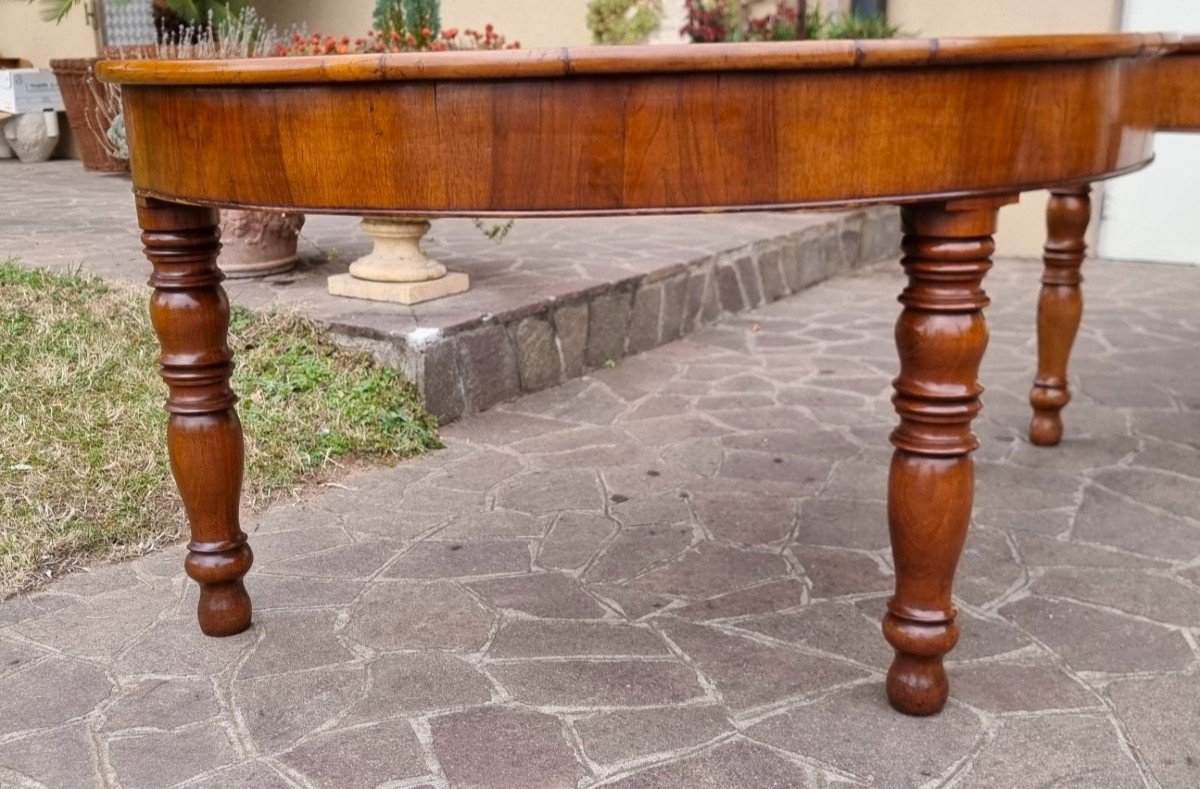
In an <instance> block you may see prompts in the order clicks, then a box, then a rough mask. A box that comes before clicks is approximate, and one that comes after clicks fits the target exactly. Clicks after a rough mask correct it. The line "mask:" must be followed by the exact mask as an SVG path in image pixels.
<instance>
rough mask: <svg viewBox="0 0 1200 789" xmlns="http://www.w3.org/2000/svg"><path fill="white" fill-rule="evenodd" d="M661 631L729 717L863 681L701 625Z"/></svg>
mask: <svg viewBox="0 0 1200 789" xmlns="http://www.w3.org/2000/svg"><path fill="white" fill-rule="evenodd" d="M661 627H662V629H663V630H664V631H665V632H666V634H667V635H668V636H669V637H670V638H671V640H672V641H674V642H675V643H676V644H678V645H679V647H680V648H681V649H682V650H683V652H684V653H685V654H686V655H688V657H690V658H691V659H692V661H693V662H694V663H695V665H696V666H697V668H699V669H700V671H702V672H703V673H704V674H705V676H707V677H708V678H709V679H710V680H712V682H713V683H714V684H715V685H716V686H717V689H718V690H719V691H720V692H721V697H722V698H723V699H724V701H725V704H726V706H727V707H729V709H730V710H732V711H733V712H734V713H735V714H737V713H741V712H745V711H747V710H749V709H752V708H754V707H759V706H763V705H766V704H774V703H778V702H779V701H781V700H783V699H787V698H789V697H792V696H807V695H810V694H813V693H817V692H820V691H823V690H826V689H828V688H831V687H834V686H836V685H840V684H842V683H845V682H849V681H852V680H855V679H861V678H862V677H865V676H866V674H865V672H863V671H860V670H858V669H856V668H853V667H851V666H849V665H847V664H845V663H841V662H839V661H835V660H829V659H826V658H820V657H813V656H811V655H802V654H800V653H798V652H795V651H793V650H790V649H786V648H783V647H775V646H768V645H766V644H761V643H758V642H756V641H751V640H749V639H748V638H742V637H739V636H731V635H727V634H726V633H723V632H720V631H718V630H715V629H713V628H710V627H706V626H703V625H694V624H690V623H685V622H683V621H680V620H663V621H662V624H661Z"/></svg>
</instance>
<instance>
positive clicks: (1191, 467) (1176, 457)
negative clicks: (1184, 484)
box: [1130, 439, 1200, 477]
mask: <svg viewBox="0 0 1200 789" xmlns="http://www.w3.org/2000/svg"><path fill="white" fill-rule="evenodd" d="M1130 440H1131V441H1132V440H1133V439H1130ZM1134 463H1136V464H1137V465H1139V466H1143V467H1146V468H1156V469H1161V470H1163V471H1174V472H1175V473H1177V474H1184V475H1186V476H1189V477H1195V476H1200V464H1198V463H1197V462H1196V448H1195V447H1194V446H1188V447H1184V446H1180V445H1179V444H1168V443H1166V442H1164V441H1152V440H1151V441H1145V442H1144V446H1143V447H1142V450H1141V451H1140V452H1138V454H1137V457H1136V458H1135V459H1134Z"/></svg>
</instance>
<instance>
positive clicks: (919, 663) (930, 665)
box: [887, 654, 950, 716]
mask: <svg viewBox="0 0 1200 789" xmlns="http://www.w3.org/2000/svg"><path fill="white" fill-rule="evenodd" d="M887 696H888V701H889V702H890V703H891V705H892V706H893V707H894V708H895V709H897V710H898V711H900V712H903V713H904V714H905V715H917V716H923V715H935V714H937V713H939V712H941V711H942V707H944V706H946V699H948V698H949V697H950V680H949V678H948V677H947V676H946V669H945V668H944V667H943V666H942V659H941V658H940V657H935V658H919V657H913V656H912V655H900V654H897V655H896V659H895V660H893V661H892V666H891V668H889V669H888V674H887Z"/></svg>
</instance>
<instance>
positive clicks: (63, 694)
mask: <svg viewBox="0 0 1200 789" xmlns="http://www.w3.org/2000/svg"><path fill="white" fill-rule="evenodd" d="M111 690H112V683H110V682H109V680H108V676H107V675H106V674H105V673H104V671H102V670H101V669H99V668H96V667H95V666H93V665H91V664H88V663H84V662H82V661H79V660H72V659H71V658H67V657H62V656H58V655H55V656H52V657H48V658H46V659H45V660H41V661H38V662H37V663H34V664H32V665H30V666H28V667H26V668H25V669H23V670H22V671H17V672H13V673H11V674H7V675H5V676H4V677H3V678H0V736H3V735H6V734H11V733H13V732H17V731H24V730H25V729H41V728H47V727H50V726H58V725H59V724H62V723H66V722H67V721H70V720H72V719H74V718H78V717H80V716H82V715H86V714H87V713H89V712H91V710H92V708H93V707H95V706H96V705H97V704H99V703H100V702H101V701H103V700H104V699H106V698H108V695H109V692H110V691H111Z"/></svg>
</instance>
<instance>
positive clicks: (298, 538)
mask: <svg viewBox="0 0 1200 789" xmlns="http://www.w3.org/2000/svg"><path fill="white" fill-rule="evenodd" d="M349 542H350V537H349V536H348V535H347V534H346V533H345V532H343V531H342V530H341V529H330V528H328V527H320V526H318V527H314V528H311V529H295V530H289V531H278V532H268V533H265V534H264V533H259V534H255V535H254V538H253V539H252V540H251V541H250V546H251V547H252V548H253V549H254V562H255V564H257V565H259V566H260V567H261V566H264V565H275V564H277V563H279V562H282V561H284V560H287V559H294V558H296V557H298V556H307V555H308V554H310V553H317V552H318V551H324V550H327V549H329V548H333V547H335V546H338V545H346V544H348V543H349Z"/></svg>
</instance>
